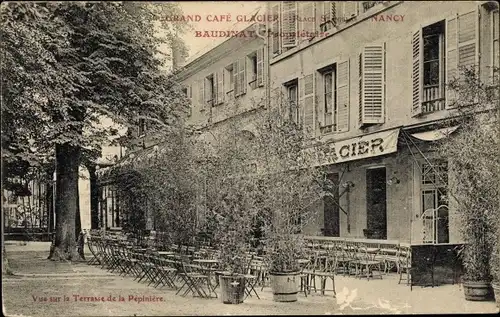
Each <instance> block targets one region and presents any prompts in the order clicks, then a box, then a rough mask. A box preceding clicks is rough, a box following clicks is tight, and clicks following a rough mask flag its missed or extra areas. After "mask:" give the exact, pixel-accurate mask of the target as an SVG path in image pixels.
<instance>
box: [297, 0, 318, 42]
mask: <svg viewBox="0 0 500 317" xmlns="http://www.w3.org/2000/svg"><path fill="white" fill-rule="evenodd" d="M299 7H300V14H299V17H300V20H301V21H300V22H299V23H300V31H301V32H307V33H309V34H311V36H309V37H312V34H313V32H314V31H315V28H316V23H315V22H316V21H315V19H316V17H315V14H314V12H315V10H314V2H311V1H305V2H299ZM309 37H308V36H307V34H306V36H303V37H301V38H300V39H301V40H307V39H308V38H309Z"/></svg>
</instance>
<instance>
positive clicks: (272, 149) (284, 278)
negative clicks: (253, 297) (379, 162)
mask: <svg viewBox="0 0 500 317" xmlns="http://www.w3.org/2000/svg"><path fill="white" fill-rule="evenodd" d="M262 120H263V122H264V123H263V124H261V125H259V127H260V128H259V132H258V139H259V141H258V142H256V143H257V150H256V152H257V153H260V157H261V160H260V161H259V163H260V165H259V167H260V168H261V173H259V175H258V179H259V180H258V184H259V190H258V191H257V193H258V196H259V198H258V199H255V201H256V205H257V206H258V208H259V210H260V211H261V212H263V214H264V217H263V218H264V219H263V220H264V242H265V246H266V252H265V253H266V260H267V263H268V265H269V275H270V280H271V287H272V289H273V298H274V300H275V301H280V302H282V301H283V302H293V301H296V300H297V293H298V288H299V285H300V277H299V274H300V267H299V264H298V261H297V260H298V259H299V258H301V257H302V254H303V252H304V241H303V237H302V236H301V233H302V229H303V228H304V227H305V226H306V225H307V222H308V220H309V219H311V218H312V217H313V216H314V215H315V214H316V210H317V209H315V208H314V207H316V206H314V205H315V203H316V202H318V201H321V199H322V198H323V192H324V191H323V182H322V181H323V179H324V177H323V171H322V170H321V169H319V168H315V167H314V163H317V162H316V161H314V159H315V157H316V156H314V155H311V154H312V153H313V152H314V151H313V150H311V151H310V152H307V151H304V148H305V147H306V146H308V145H309V144H308V143H309V141H310V138H308V135H307V134H305V133H304V132H306V131H305V130H304V127H303V126H301V125H297V124H296V123H295V122H293V120H288V118H283V117H281V115H280V114H279V113H276V112H272V111H270V113H269V115H266V116H265V117H264V118H263V119H262ZM311 148H312V147H310V149H311Z"/></svg>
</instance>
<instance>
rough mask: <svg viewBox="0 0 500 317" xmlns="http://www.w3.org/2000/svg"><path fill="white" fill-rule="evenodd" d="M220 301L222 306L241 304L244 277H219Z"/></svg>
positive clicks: (243, 295) (243, 294) (243, 292)
mask: <svg viewBox="0 0 500 317" xmlns="http://www.w3.org/2000/svg"><path fill="white" fill-rule="evenodd" d="M219 284H220V292H221V296H220V297H221V300H222V302H223V303H224V304H241V303H243V300H244V299H245V277H243V276H233V275H220V276H219Z"/></svg>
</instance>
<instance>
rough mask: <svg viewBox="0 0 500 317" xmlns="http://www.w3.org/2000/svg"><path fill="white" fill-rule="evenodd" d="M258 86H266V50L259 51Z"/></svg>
mask: <svg viewBox="0 0 500 317" xmlns="http://www.w3.org/2000/svg"><path fill="white" fill-rule="evenodd" d="M257 86H258V87H261V86H264V48H260V49H258V50H257Z"/></svg>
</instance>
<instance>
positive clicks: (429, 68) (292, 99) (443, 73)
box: [283, 10, 500, 135]
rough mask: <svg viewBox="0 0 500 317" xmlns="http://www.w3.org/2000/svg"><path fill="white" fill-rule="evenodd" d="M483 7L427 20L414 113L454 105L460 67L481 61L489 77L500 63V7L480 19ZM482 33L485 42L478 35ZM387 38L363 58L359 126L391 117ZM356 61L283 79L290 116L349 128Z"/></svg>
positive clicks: (417, 55) (418, 53)
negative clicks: (387, 97) (454, 83)
mask: <svg viewBox="0 0 500 317" xmlns="http://www.w3.org/2000/svg"><path fill="white" fill-rule="evenodd" d="M478 16H479V15H478V12H477V11H471V12H467V13H464V14H460V15H455V16H452V17H450V18H448V19H446V20H442V21H438V22H436V23H433V24H431V25H428V26H425V27H423V28H421V29H419V30H418V31H416V32H415V33H414V34H413V37H412V52H411V56H412V98H411V99H412V114H413V116H418V115H421V114H426V113H431V112H435V111H439V110H444V109H446V108H447V107H450V108H451V107H453V106H454V101H455V96H454V95H453V92H452V90H450V89H445V87H446V84H447V83H448V82H450V81H451V80H453V79H454V78H457V77H458V78H460V77H461V74H460V73H459V71H458V70H459V69H463V68H470V67H473V66H475V65H478V64H479V51H481V59H482V61H481V64H483V65H489V66H488V67H487V68H486V69H481V71H483V72H486V73H487V74H486V75H487V76H488V78H491V76H492V75H493V69H495V68H498V63H499V60H500V56H499V47H498V45H499V42H498V37H499V31H498V17H499V15H498V10H494V11H491V12H489V18H488V19H485V20H484V21H483V23H477V22H476V21H477V20H478ZM477 34H479V35H480V37H481V38H482V39H485V41H482V43H481V47H479V43H478V36H477ZM385 55H386V54H385V43H382V44H378V45H377V44H374V45H370V46H365V47H364V48H363V50H362V52H361V53H360V55H359V57H358V59H357V62H358V69H359V77H358V78H359V84H358V86H359V87H358V88H359V126H360V127H363V126H366V125H371V124H379V123H384V120H385V90H386V87H385V73H386V56H385ZM350 67H353V65H351V64H350V61H349V60H346V61H340V62H339V63H335V64H332V65H330V66H328V67H325V68H323V69H318V70H316V71H312V72H311V73H309V74H307V73H306V74H305V75H304V76H303V77H301V78H298V79H295V80H292V81H289V82H286V83H284V84H283V88H284V90H285V96H286V97H287V101H288V102H287V104H288V106H287V108H288V111H289V115H290V118H291V119H293V120H294V121H295V122H297V123H298V124H302V125H303V126H304V127H305V129H306V131H309V133H310V134H312V135H314V133H315V132H316V130H317V127H318V126H319V130H320V131H321V133H329V132H346V131H348V130H349V113H350V109H349V108H350V102H349V96H350V87H349V83H350V82H351V80H350V79H349V76H350V73H351V72H350V70H349V69H350Z"/></svg>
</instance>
